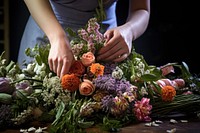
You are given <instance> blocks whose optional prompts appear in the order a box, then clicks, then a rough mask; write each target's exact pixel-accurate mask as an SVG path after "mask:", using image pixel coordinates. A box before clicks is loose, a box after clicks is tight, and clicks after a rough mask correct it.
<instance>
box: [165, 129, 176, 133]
mask: <svg viewBox="0 0 200 133" xmlns="http://www.w3.org/2000/svg"><path fill="white" fill-rule="evenodd" d="M175 132H176V128H173V129H171V130H167V133H175Z"/></svg>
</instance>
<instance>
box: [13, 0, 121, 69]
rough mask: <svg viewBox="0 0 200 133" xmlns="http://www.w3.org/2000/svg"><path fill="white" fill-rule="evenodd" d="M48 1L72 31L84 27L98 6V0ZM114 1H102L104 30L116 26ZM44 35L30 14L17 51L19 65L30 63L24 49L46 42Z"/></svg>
mask: <svg viewBox="0 0 200 133" xmlns="http://www.w3.org/2000/svg"><path fill="white" fill-rule="evenodd" d="M50 3H51V6H52V9H53V11H54V13H55V15H56V18H57V20H58V21H59V23H60V24H61V25H62V27H63V28H66V27H69V28H71V29H72V30H74V31H77V30H78V29H80V28H82V27H84V26H85V25H86V24H87V21H88V20H89V19H90V18H92V17H94V14H95V10H96V8H97V7H98V0H50ZM116 3H117V2H116V0H105V2H104V9H105V12H106V20H105V21H103V22H102V23H103V25H104V28H105V30H106V29H110V28H114V27H116V26H117V21H116V13H115V10H116ZM44 35H45V34H44V32H43V31H42V30H41V29H40V28H39V26H38V25H37V24H36V22H35V21H34V19H33V18H32V17H31V16H30V17H29V19H28V22H27V24H26V26H25V30H24V33H23V36H22V39H21V43H20V49H19V53H18V61H17V62H18V63H19V65H20V67H23V66H22V64H23V62H26V63H30V62H31V60H32V59H31V58H30V57H27V56H26V55H25V49H27V48H33V47H34V46H35V45H36V44H39V45H43V44H46V43H47V42H46V41H47V40H45V39H44Z"/></svg>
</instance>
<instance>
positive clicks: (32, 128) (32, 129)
mask: <svg viewBox="0 0 200 133" xmlns="http://www.w3.org/2000/svg"><path fill="white" fill-rule="evenodd" d="M35 130H36V128H34V127H30V128H29V129H28V132H33V131H35Z"/></svg>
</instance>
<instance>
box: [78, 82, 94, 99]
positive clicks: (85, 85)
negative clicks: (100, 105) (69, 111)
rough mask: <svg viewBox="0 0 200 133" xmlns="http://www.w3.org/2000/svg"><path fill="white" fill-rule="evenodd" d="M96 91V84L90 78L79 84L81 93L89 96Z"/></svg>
mask: <svg viewBox="0 0 200 133" xmlns="http://www.w3.org/2000/svg"><path fill="white" fill-rule="evenodd" d="M94 91H95V86H94V84H93V83H92V82H91V81H90V80H88V79H84V80H83V82H82V83H81V84H80V86H79V92H80V94H81V95H85V96H89V95H91V94H92V93H93V92H94Z"/></svg>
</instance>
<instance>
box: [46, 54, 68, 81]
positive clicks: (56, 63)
mask: <svg viewBox="0 0 200 133" xmlns="http://www.w3.org/2000/svg"><path fill="white" fill-rule="evenodd" d="M49 67H50V70H51V71H53V72H54V73H56V74H57V76H58V77H60V78H61V77H62V76H63V75H65V74H66V73H68V72H69V69H70V67H71V62H70V60H69V59H68V57H67V55H65V56H64V57H62V58H55V59H49Z"/></svg>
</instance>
